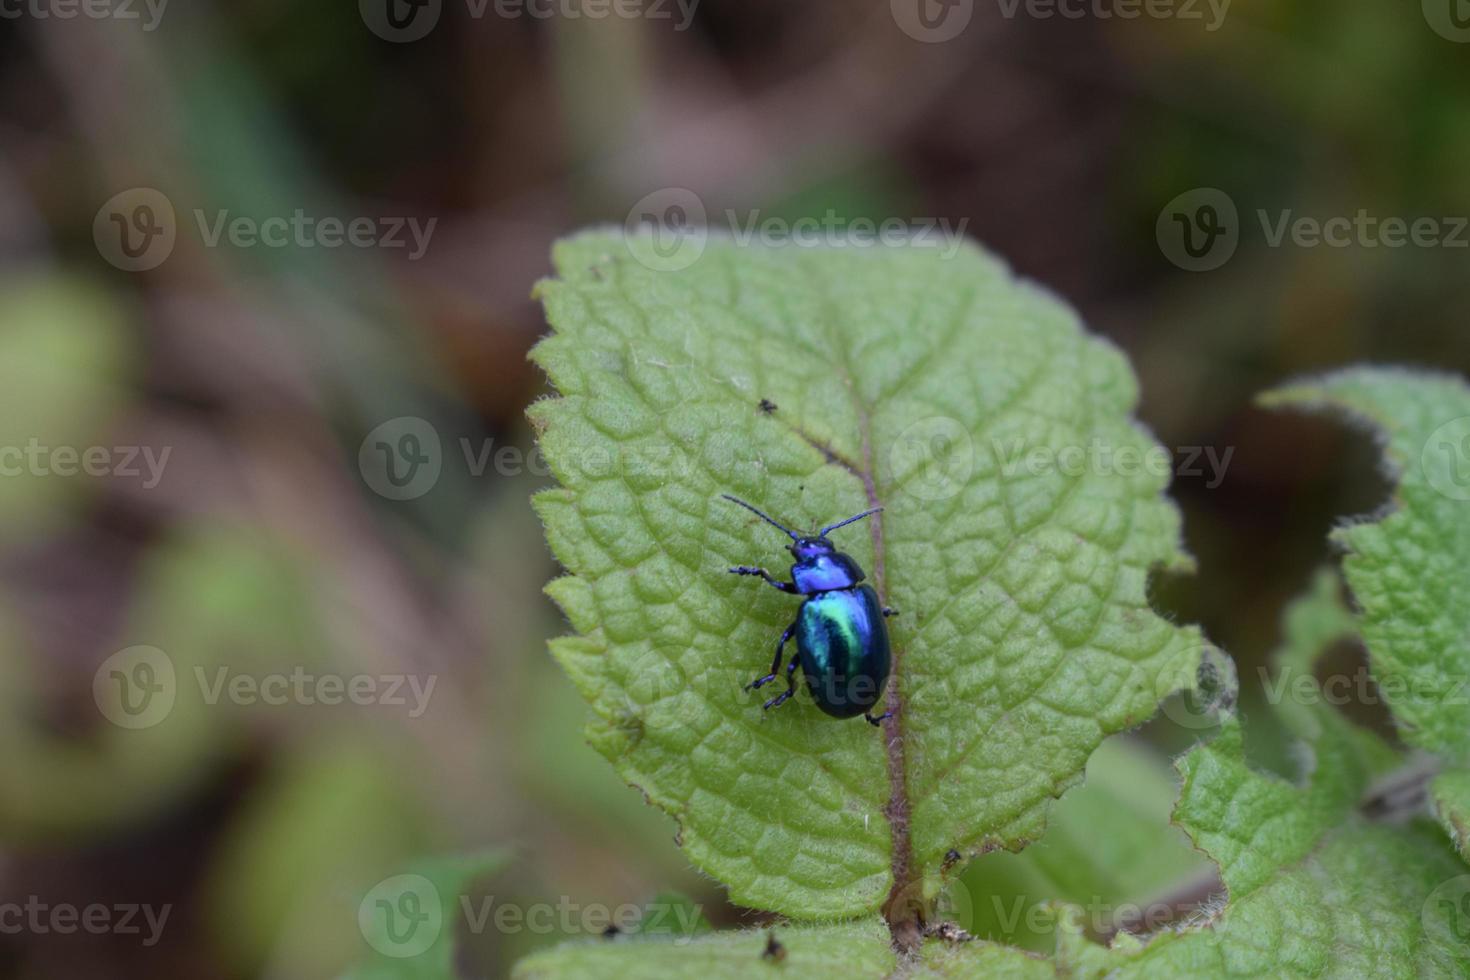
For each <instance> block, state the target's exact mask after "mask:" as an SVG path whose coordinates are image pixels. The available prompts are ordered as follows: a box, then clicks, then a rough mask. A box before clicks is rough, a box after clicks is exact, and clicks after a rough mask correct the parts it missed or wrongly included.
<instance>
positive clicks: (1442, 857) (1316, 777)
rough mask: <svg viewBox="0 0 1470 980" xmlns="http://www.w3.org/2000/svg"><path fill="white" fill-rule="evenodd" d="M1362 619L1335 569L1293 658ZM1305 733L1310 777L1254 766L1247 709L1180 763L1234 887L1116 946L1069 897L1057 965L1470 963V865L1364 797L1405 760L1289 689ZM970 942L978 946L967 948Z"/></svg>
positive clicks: (1196, 830) (1287, 625) (1295, 719)
mask: <svg viewBox="0 0 1470 980" xmlns="http://www.w3.org/2000/svg"><path fill="white" fill-rule="evenodd" d="M1354 625H1355V620H1354V617H1353V615H1352V613H1351V612H1350V611H1349V610H1348V609H1347V607H1346V605H1345V604H1344V603H1343V600H1342V596H1341V593H1340V587H1339V583H1338V581H1337V576H1336V575H1335V573H1333V572H1332V571H1331V570H1330V569H1329V570H1322V571H1319V572H1318V573H1317V574H1316V575H1315V576H1314V578H1313V580H1312V584H1311V587H1310V588H1309V590H1308V591H1307V592H1306V594H1304V595H1303V596H1302V597H1301V598H1300V599H1298V600H1297V601H1295V602H1294V603H1292V604H1291V605H1290V606H1289V607H1288V608H1287V610H1286V613H1285V615H1284V617H1283V626H1284V630H1283V632H1284V637H1283V643H1282V646H1281V648H1280V650H1278V652H1277V653H1276V656H1275V658H1274V659H1275V664H1276V668H1277V670H1278V671H1279V672H1281V673H1284V674H1290V673H1292V672H1306V673H1310V672H1311V669H1312V666H1313V663H1314V662H1315V661H1316V659H1317V658H1318V657H1319V656H1320V655H1321V653H1322V652H1323V651H1324V650H1325V649H1326V648H1327V647H1328V646H1329V645H1330V644H1331V643H1333V642H1335V641H1336V640H1338V639H1341V638H1342V637H1343V636H1345V635H1349V634H1350V633H1351V632H1352V630H1353V628H1354ZM1280 710H1282V711H1283V712H1284V719H1283V720H1284V721H1285V723H1286V725H1287V727H1288V728H1290V729H1291V730H1292V731H1293V732H1294V733H1296V734H1297V735H1298V736H1299V737H1300V739H1301V744H1300V748H1301V749H1302V752H1301V753H1300V759H1301V774H1300V777H1299V782H1298V783H1293V782H1290V781H1288V780H1285V779H1282V778H1280V777H1278V776H1275V775H1271V774H1266V773H1261V772H1258V771H1256V770H1254V769H1252V768H1251V767H1250V766H1249V765H1248V764H1247V763H1246V759H1245V749H1244V737H1243V732H1242V729H1241V725H1240V722H1239V720H1238V719H1236V718H1235V717H1226V718H1225V719H1224V721H1223V724H1222V726H1221V729H1220V732H1219V734H1218V735H1217V736H1216V737H1215V738H1214V739H1213V740H1211V741H1210V742H1208V743H1206V744H1203V745H1200V746H1198V747H1196V748H1195V749H1193V750H1192V751H1191V752H1189V753H1188V754H1186V755H1185V756H1184V757H1183V758H1182V759H1181V760H1180V762H1179V771H1180V774H1181V776H1182V777H1183V784H1182V786H1181V788H1180V793H1179V800H1178V803H1177V804H1176V806H1175V810H1174V820H1175V822H1176V823H1177V824H1178V825H1179V826H1180V827H1181V828H1182V829H1183V830H1184V832H1185V833H1187V834H1188V835H1189V837H1190V839H1191V840H1192V841H1193V842H1194V844H1195V846H1196V847H1197V848H1199V850H1200V851H1202V852H1203V853H1204V854H1206V855H1207V856H1208V857H1210V858H1211V859H1213V860H1214V861H1215V862H1216V863H1217V865H1218V866H1219V869H1220V875H1221V878H1222V879H1223V882H1224V885H1225V886H1226V889H1227V892H1228V901H1227V900H1226V898H1225V897H1224V896H1213V897H1211V898H1210V899H1208V900H1206V902H1205V903H1204V905H1203V906H1202V907H1201V908H1200V909H1199V911H1198V912H1197V913H1196V914H1195V915H1194V916H1193V917H1192V919H1191V921H1190V922H1188V923H1186V924H1185V926H1184V927H1183V928H1178V929H1175V930H1173V931H1168V932H1163V933H1160V934H1158V935H1156V936H1154V937H1153V938H1152V939H1150V940H1147V941H1144V940H1141V939H1138V938H1136V937H1133V936H1129V935H1126V934H1122V935H1119V936H1118V937H1117V938H1116V939H1114V941H1113V943H1112V944H1111V945H1110V946H1107V947H1104V946H1100V945H1098V944H1096V943H1094V942H1092V941H1090V940H1089V939H1087V938H1086V937H1085V936H1084V934H1083V927H1084V925H1085V915H1084V911H1083V909H1081V908H1079V907H1076V906H1070V907H1063V908H1059V909H1058V916H1059V928H1058V933H1057V945H1056V951H1055V955H1054V957H1053V959H1052V961H1051V962H1052V965H1053V966H1054V967H1055V969H1056V970H1057V973H1058V975H1061V976H1067V977H1078V978H1082V977H1095V978H1100V977H1104V976H1106V977H1110V978H1114V977H1116V978H1124V977H1167V978H1173V977H1179V976H1210V977H1221V976H1241V977H1258V976H1271V977H1282V976H1302V977H1338V976H1341V977H1361V976H1462V975H1464V974H1465V972H1466V971H1467V969H1470V941H1467V940H1466V939H1465V938H1462V936H1463V932H1464V928H1465V925H1466V923H1467V921H1470V917H1467V916H1465V915H1464V914H1463V911H1462V909H1463V906H1462V905H1461V904H1460V903H1461V902H1463V901H1464V900H1465V899H1464V896H1465V895H1467V894H1470V875H1466V874H1464V870H1465V869H1464V867H1463V866H1462V865H1461V864H1460V863H1459V862H1458V861H1456V860H1455V857H1454V854H1453V853H1452V852H1451V851H1450V850H1449V849H1448V848H1446V847H1445V846H1444V845H1443V843H1442V841H1440V840H1439V839H1438V835H1437V834H1435V833H1434V832H1433V831H1432V830H1431V829H1430V828H1429V826H1428V825H1427V823H1426V822H1424V821H1418V822H1416V823H1415V824H1413V825H1409V826H1401V827H1393V826H1385V825H1381V824H1374V823H1371V822H1369V821H1368V820H1367V819H1365V818H1364V817H1363V816H1362V815H1361V814H1360V813H1359V812H1358V804H1359V802H1360V801H1361V799H1362V797H1363V793H1364V791H1365V790H1366V789H1367V787H1368V786H1369V785H1370V783H1371V782H1372V781H1373V780H1374V779H1376V778H1378V777H1379V776H1381V775H1382V774H1383V773H1384V772H1385V771H1387V770H1388V769H1389V768H1391V767H1392V766H1394V765H1395V764H1396V763H1398V762H1399V761H1400V760H1401V756H1400V754H1399V753H1396V752H1394V751H1393V750H1392V749H1391V748H1390V747H1388V746H1387V745H1386V744H1385V743H1384V742H1383V741H1382V740H1381V739H1378V738H1377V737H1376V736H1374V735H1372V734H1371V733H1369V732H1367V731H1365V730H1362V729H1358V728H1356V726H1354V725H1353V724H1352V723H1351V722H1350V721H1349V720H1348V719H1347V718H1346V717H1345V716H1343V715H1342V714H1341V713H1340V712H1338V711H1337V710H1336V709H1335V708H1333V707H1331V706H1330V705H1327V704H1324V703H1322V702H1320V701H1313V702H1311V703H1305V702H1303V703H1293V702H1291V701H1290V700H1289V699H1288V700H1286V701H1283V703H1282V705H1281V707H1280ZM952 955H954V956H957V957H963V956H964V955H965V954H964V953H963V952H958V953H954V954H952Z"/></svg>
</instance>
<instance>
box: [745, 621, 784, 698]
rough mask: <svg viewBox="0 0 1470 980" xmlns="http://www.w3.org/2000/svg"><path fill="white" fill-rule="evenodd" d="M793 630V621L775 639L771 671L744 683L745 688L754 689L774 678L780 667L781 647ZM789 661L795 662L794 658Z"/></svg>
mask: <svg viewBox="0 0 1470 980" xmlns="http://www.w3.org/2000/svg"><path fill="white" fill-rule="evenodd" d="M795 632H796V624H795V623H792V624H791V625H790V626H788V627H786V632H784V633H782V634H781V639H779V640H777V641H776V659H774V660H772V661H771V672H770V673H769V674H767V675H766V676H764V677H757V678H756V679H755V680H753V681H751V682H750V683H749V684H747V685H745V689H746V690H747V691H754V690H756V689H758V688H760V687H762V686H763V685H766V684H769V683H770V682H771V681H773V680H775V679H776V671H778V670H780V669H781V648H782V647H784V646H786V641H787V640H789V639H791V634H792V633H795ZM791 662H792V663H793V664H795V663H796V661H795V660H792V661H791Z"/></svg>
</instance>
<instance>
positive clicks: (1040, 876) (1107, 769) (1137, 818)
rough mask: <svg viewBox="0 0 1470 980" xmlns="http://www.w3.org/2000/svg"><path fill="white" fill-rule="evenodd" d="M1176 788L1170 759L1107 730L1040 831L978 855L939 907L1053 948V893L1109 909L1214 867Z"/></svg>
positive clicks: (974, 926) (963, 920)
mask: <svg viewBox="0 0 1470 980" xmlns="http://www.w3.org/2000/svg"><path fill="white" fill-rule="evenodd" d="M1178 794H1179V786H1178V783H1177V782H1176V781H1175V780H1174V778H1173V775H1172V770H1171V767H1170V766H1169V763H1168V760H1167V759H1165V758H1164V757H1163V756H1161V755H1159V754H1158V753H1157V752H1155V751H1154V750H1153V749H1151V748H1150V747H1148V746H1146V745H1144V744H1142V743H1140V742H1138V741H1136V740H1134V739H1132V738H1131V737H1129V736H1121V735H1120V736H1117V737H1115V738H1111V739H1108V741H1106V742H1104V743H1103V744H1102V746H1101V747H1099V748H1098V750H1097V751H1096V752H1095V753H1093V756H1092V759H1091V760H1090V761H1089V762H1088V764H1087V781H1086V783H1084V784H1083V785H1081V786H1077V787H1074V788H1073V789H1071V790H1069V791H1068V792H1067V794H1066V795H1065V796H1063V797H1062V799H1061V801H1060V802H1059V803H1058V804H1057V806H1056V809H1055V811H1054V812H1053V813H1052V816H1051V820H1050V822H1049V824H1048V826H1047V828H1046V834H1045V835H1044V836H1043V837H1042V838H1041V840H1039V841H1037V842H1036V843H1035V844H1032V845H1031V846H1030V847H1028V848H1026V850H1024V851H1022V852H1021V853H1020V854H1010V853H1006V852H999V853H994V854H985V855H982V856H980V857H979V858H976V859H975V860H974V861H973V862H971V863H970V866H969V867H968V868H966V869H965V871H964V874H962V875H961V876H960V877H959V879H958V880H957V881H955V882H954V883H952V884H951V885H950V886H949V888H947V889H946V891H945V898H944V900H943V901H941V904H940V909H939V911H940V914H942V915H943V916H944V918H946V919H949V920H950V921H953V922H955V923H956V924H957V925H959V926H961V927H962V928H964V929H966V930H968V931H970V932H972V933H975V934H976V935H978V936H981V937H983V938H986V939H992V940H997V941H1004V942H1008V943H1012V944H1017V945H1024V946H1025V947H1026V948H1027V949H1032V950H1041V951H1050V950H1051V948H1052V947H1053V946H1055V944H1056V936H1055V932H1054V928H1053V927H1054V924H1055V923H1054V920H1053V917H1052V916H1050V915H1048V914H1045V907H1046V906H1047V905H1048V904H1049V903H1051V902H1054V901H1060V902H1070V903H1074V904H1077V905H1081V906H1093V907H1095V908H1096V909H1098V911H1099V919H1101V918H1102V917H1103V915H1107V917H1108V918H1109V919H1110V918H1111V913H1112V912H1113V911H1115V910H1117V909H1119V908H1120V907H1122V906H1123V905H1124V904H1125V903H1133V904H1141V903H1146V902H1148V901H1149V900H1150V899H1152V898H1154V897H1155V896H1158V895H1161V894H1164V893H1166V892H1168V891H1170V890H1172V889H1174V888H1175V887H1177V886H1179V885H1181V883H1183V882H1186V881H1193V880H1196V879H1199V878H1201V877H1203V876H1204V875H1205V874H1208V873H1212V871H1213V866H1212V865H1210V864H1209V862H1207V861H1205V860H1204V858H1203V857H1202V856H1201V855H1200V854H1199V853H1198V852H1197V851H1195V850H1194V849H1193V848H1192V847H1191V846H1190V843H1189V840H1188V839H1187V838H1186V837H1185V836H1184V834H1183V832H1182V831H1180V830H1179V829H1178V828H1177V827H1173V826H1170V824H1169V813H1170V810H1171V809H1172V808H1173V805H1174V800H1175V798H1176V797H1177V796H1178ZM1107 924H1108V923H1107V922H1101V921H1100V922H1099V925H1100V926H1105V925H1107Z"/></svg>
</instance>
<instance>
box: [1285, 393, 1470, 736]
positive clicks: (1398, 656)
mask: <svg viewBox="0 0 1470 980" xmlns="http://www.w3.org/2000/svg"><path fill="white" fill-rule="evenodd" d="M1265 401H1266V403H1267V404H1269V405H1296V406H1305V407H1309V408H1327V409H1333V410H1336V411H1340V412H1344V413H1346V414H1347V417H1348V418H1349V419H1351V420H1353V421H1354V422H1356V423H1358V424H1361V425H1365V426H1367V427H1370V428H1371V429H1372V430H1373V432H1374V433H1375V434H1376V435H1377V436H1378V437H1379V438H1380V440H1381V442H1382V448H1383V459H1384V465H1385V468H1386V470H1387V472H1388V475H1389V477H1390V479H1391V480H1392V481H1393V482H1394V484H1395V487H1394V494H1393V500H1392V503H1391V505H1390V507H1389V508H1388V510H1387V512H1386V513H1385V514H1383V515H1380V516H1379V518H1378V519H1376V520H1364V521H1360V522H1358V523H1355V524H1351V525H1348V526H1346V527H1343V528H1341V529H1339V530H1338V531H1336V532H1334V534H1333V540H1335V541H1337V542H1339V543H1340V544H1342V545H1343V546H1344V548H1345V549H1346V551H1347V554H1346V556H1345V557H1344V559H1343V573H1344V575H1345V576H1346V578H1347V582H1348V585H1349V586H1350V587H1351V588H1352V592H1353V598H1354V599H1355V600H1356V602H1357V605H1358V607H1359V608H1360V609H1361V610H1362V615H1361V623H1360V628H1361V631H1362V635H1363V640H1364V642H1365V643H1366V644H1367V646H1368V654H1369V657H1370V659H1371V662H1372V666H1373V673H1374V676H1375V678H1376V679H1377V681H1378V684H1379V687H1380V688H1381V689H1382V691H1383V695H1384V699H1385V701H1387V702H1388V704H1389V706H1390V707H1391V708H1392V710H1393V714H1394V717H1395V719H1396V720H1397V721H1398V724H1399V728H1400V733H1401V734H1402V736H1403V738H1404V740H1405V741H1407V742H1408V743H1410V744H1412V745H1416V746H1419V747H1421V748H1425V749H1429V750H1431V751H1433V752H1438V753H1441V754H1443V755H1445V756H1447V757H1449V758H1450V759H1453V760H1456V761H1458V762H1462V763H1463V762H1467V761H1470V696H1467V695H1470V691H1467V684H1466V673H1467V670H1470V592H1467V591H1466V589H1465V588H1464V587H1463V586H1462V584H1461V583H1462V582H1463V579H1464V570H1465V568H1466V567H1467V564H1470V388H1466V386H1465V384H1464V383H1463V382H1462V381H1460V380H1459V379H1455V378H1449V377H1443V376H1436V375H1427V374H1415V373H1411V372H1408V371H1395V370H1383V369H1356V370H1351V371H1343V372H1340V373H1338V374H1333V375H1329V376H1327V377H1325V378H1322V379H1320V380H1317V381H1309V382H1303V383H1301V384H1297V385H1293V386H1292V387H1289V388H1286V389H1283V390H1281V391H1277V392H1274V393H1273V394H1271V395H1269V396H1268V397H1267V398H1266V399H1265Z"/></svg>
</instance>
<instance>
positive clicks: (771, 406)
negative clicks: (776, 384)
mask: <svg viewBox="0 0 1470 980" xmlns="http://www.w3.org/2000/svg"><path fill="white" fill-rule="evenodd" d="M775 410H776V403H775V402H773V401H771V400H770V399H769V398H762V399H761V411H762V412H765V413H766V414H767V415H770V414H771V413H772V412H774V411H775Z"/></svg>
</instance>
